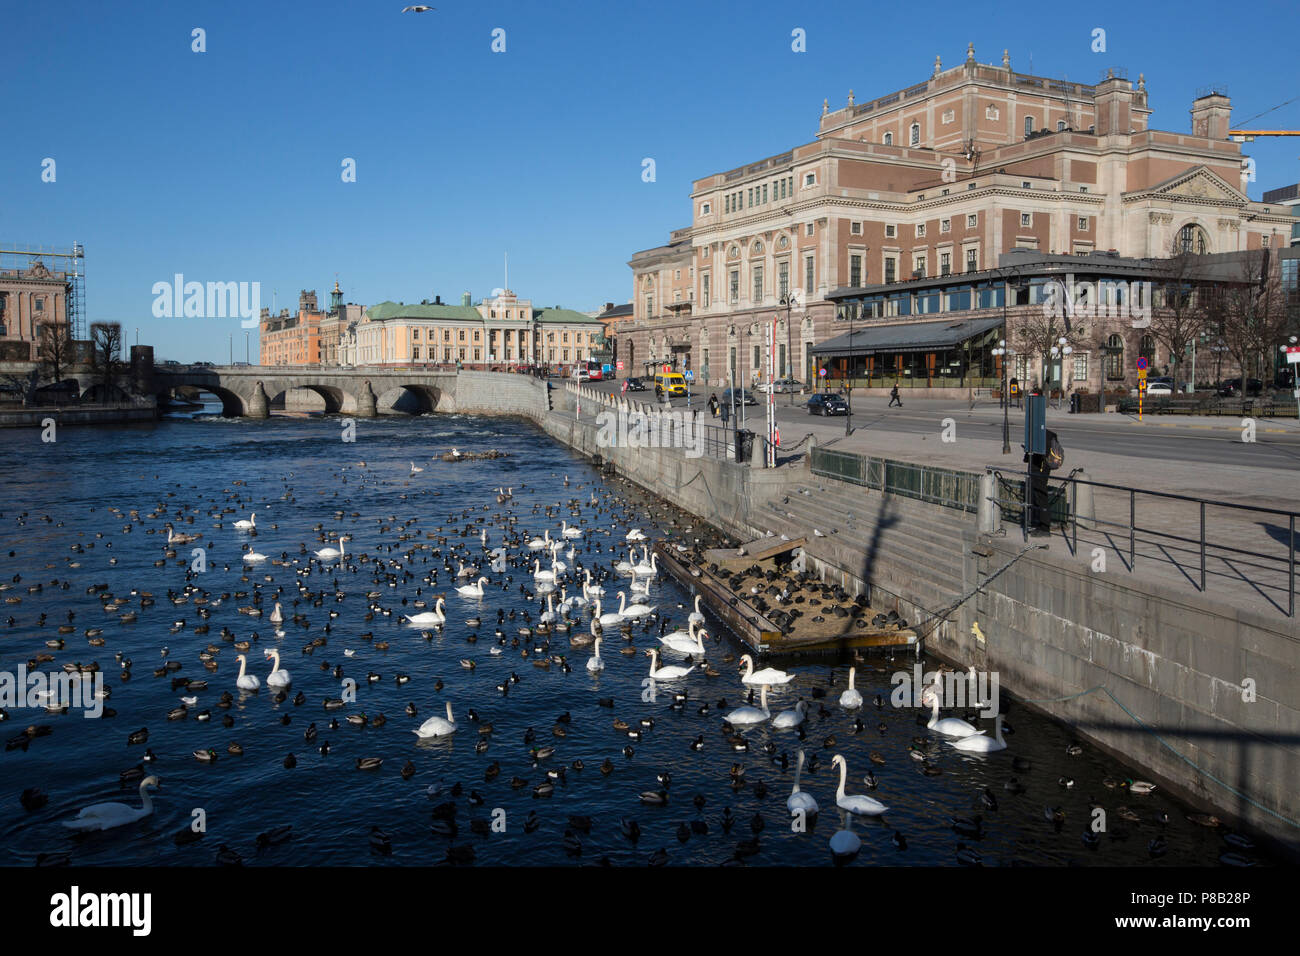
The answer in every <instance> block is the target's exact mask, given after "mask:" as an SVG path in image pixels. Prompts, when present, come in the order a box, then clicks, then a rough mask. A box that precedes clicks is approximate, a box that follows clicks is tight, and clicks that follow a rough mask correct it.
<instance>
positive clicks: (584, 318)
mask: <svg viewBox="0 0 1300 956" xmlns="http://www.w3.org/2000/svg"><path fill="white" fill-rule="evenodd" d="M533 318H535V319H536V320H537V321H538V322H563V323H565V324H566V325H572V324H574V323H578V324H582V325H601V324H602V323H601V322H600V320H598V319H595V318H593V317H591V316H589V315H586V314H585V313H583V312H575V311H574V310H573V309H533Z"/></svg>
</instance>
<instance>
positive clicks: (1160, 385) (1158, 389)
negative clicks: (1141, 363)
mask: <svg viewBox="0 0 1300 956" xmlns="http://www.w3.org/2000/svg"><path fill="white" fill-rule="evenodd" d="M1173 394H1174V386H1173V383H1172V382H1162V381H1159V380H1157V381H1153V382H1147V397H1148V398H1152V397H1161V398H1168V397H1169V396H1172V395H1173Z"/></svg>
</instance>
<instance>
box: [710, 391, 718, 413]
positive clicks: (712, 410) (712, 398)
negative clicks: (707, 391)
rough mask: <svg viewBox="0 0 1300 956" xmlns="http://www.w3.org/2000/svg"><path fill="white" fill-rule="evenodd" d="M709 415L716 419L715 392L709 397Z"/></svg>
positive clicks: (716, 401) (716, 398) (716, 400)
mask: <svg viewBox="0 0 1300 956" xmlns="http://www.w3.org/2000/svg"><path fill="white" fill-rule="evenodd" d="M709 414H711V415H712V416H713V417H714V418H717V417H718V396H717V393H716V392H715V393H714V394H712V395H710V396H709Z"/></svg>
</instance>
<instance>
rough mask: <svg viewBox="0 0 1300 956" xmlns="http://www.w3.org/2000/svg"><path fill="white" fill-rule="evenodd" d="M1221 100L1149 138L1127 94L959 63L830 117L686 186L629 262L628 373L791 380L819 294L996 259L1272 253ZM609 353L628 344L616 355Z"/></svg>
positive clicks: (813, 336)
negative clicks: (1187, 122)
mask: <svg viewBox="0 0 1300 956" xmlns="http://www.w3.org/2000/svg"><path fill="white" fill-rule="evenodd" d="M1230 112H1231V104H1230V102H1229V100H1228V98H1227V97H1226V96H1222V95H1218V94H1210V95H1207V96H1203V97H1200V98H1198V99H1197V100H1196V101H1195V103H1194V104H1193V106H1192V110H1191V131H1190V133H1174V132H1164V131H1160V130H1156V129H1152V128H1151V127H1150V125H1149V119H1150V113H1151V111H1150V109H1149V108H1148V106H1147V89H1146V82H1145V78H1144V77H1142V76H1139V79H1138V83H1137V85H1136V86H1135V85H1134V84H1133V83H1131V82H1130V81H1129V80H1128V79H1127V78H1125V77H1122V76H1115V75H1108V76H1107V77H1105V78H1103V79H1102V80H1101V82H1099V83H1098V84H1096V85H1087V84H1081V83H1071V82H1065V81H1062V80H1056V79H1051V78H1047V77H1038V76H1031V75H1028V74H1023V73H1018V72H1016V71H1014V70H1012V68H1011V63H1010V58H1009V56H1008V55H1007V54H1006V53H1005V52H1004V54H1003V57H1002V63H1001V65H1000V66H999V65H990V64H983V63H978V62H977V61H976V60H975V56H974V50H973V49H972V48H968V50H967V56H966V60H965V62H963V63H962V64H960V65H958V66H956V67H953V68H950V69H946V70H945V69H944V68H943V66H942V63H941V62H939V60H938V59H937V58H936V62H935V65H934V69H933V71H932V73H931V75H930V77H929V78H928V79H926V80H924V81H923V82H921V83H917V84H915V85H913V86H911V87H908V88H906V89H903V90H899V91H897V92H894V93H891V94H888V95H886V96H882V97H880V98H878V99H875V100H870V101H867V102H864V103H857V102H856V100H855V98H854V96H853V93H852V91H850V93H849V97H848V102H847V105H846V106H844V107H843V108H841V109H838V110H831V109H830V107H829V104H827V103H823V105H822V114H821V118H820V121H819V126H818V130H817V136H816V139H815V140H814V141H813V142H811V143H807V144H805V145H802V146H796V147H794V148H792V149H790V150H789V151H787V152H784V153H781V154H779V155H776V156H770V157H767V158H765V159H761V160H759V161H757V162H754V163H750V164H748V165H744V166H740V167H738V168H736V169H732V170H730V171H728V172H724V173H718V174H715V175H712V176H706V177H704V178H702V179H699V180H696V181H695V183H694V186H693V189H692V193H691V204H692V219H691V225H690V226H689V227H686V228H683V229H679V230H676V231H675V232H673V233H672V234H671V235H670V237H669V241H668V243H667V244H665V245H663V246H657V247H655V248H652V249H647V250H644V251H642V252H638V253H636V254H635V255H634V256H633V257H632V259H631V260H630V262H629V266H630V267H631V269H632V273H633V299H632V302H633V319H632V321H631V322H630V323H629V324H628V326H627V327H625V328H624V329H622V330H621V331H620V348H621V349H625V350H626V353H627V354H628V355H629V356H632V357H634V361H633V362H631V363H629V365H628V368H629V370H630V369H632V368H640V367H642V366H646V367H649V366H654V365H658V364H661V363H667V364H672V365H674V366H676V367H678V368H686V367H689V368H692V369H695V370H696V371H697V374H698V375H699V376H700V377H701V378H706V379H707V380H708V382H709V384H710V385H719V384H724V383H725V382H726V380H727V379H728V378H731V379H732V380H733V381H736V382H744V383H749V382H752V381H754V380H755V379H756V378H757V377H758V376H759V375H761V374H763V373H764V372H765V366H766V359H765V358H764V356H765V354H766V344H767V341H768V337H769V336H770V335H771V334H772V333H771V332H770V331H769V324H770V323H772V322H775V323H776V329H775V340H776V343H777V346H776V349H775V350H774V351H775V352H776V355H775V363H774V364H775V368H774V369H773V371H774V372H775V374H777V375H785V374H793V375H795V376H796V377H798V378H800V379H802V380H805V381H806V380H807V376H808V375H809V374H810V371H811V369H812V355H813V348H814V346H815V345H816V343H818V342H819V341H822V340H824V339H825V338H827V337H828V336H829V335H830V334H831V333H832V326H833V323H834V321H835V315H836V304H835V303H834V302H833V301H831V300H830V299H828V293H829V292H830V291H831V290H834V289H837V288H845V287H851V288H865V287H867V286H871V285H875V284H881V285H887V284H891V283H895V282H901V281H904V280H908V279H911V278H913V277H916V278H922V277H930V276H944V275H951V274H955V273H965V272H971V273H974V272H978V271H980V270H983V269H988V268H990V267H993V266H996V264H997V263H998V260H999V257H1000V256H1001V255H1002V254H1003V253H1006V252H1008V251H1010V250H1013V249H1026V250H1030V251H1034V252H1039V253H1045V254H1049V255H1071V256H1081V257H1083V256H1089V255H1091V254H1094V253H1097V252H1109V251H1112V250H1113V251H1115V252H1116V253H1117V254H1118V255H1120V256H1121V257H1130V258H1148V257H1159V256H1167V255H1169V253H1170V250H1171V249H1173V248H1174V247H1175V245H1176V244H1177V243H1180V242H1192V243H1195V244H1196V245H1197V246H1198V247H1199V248H1202V249H1203V251H1205V252H1208V253H1214V252H1226V251H1240V250H1249V249H1260V248H1263V247H1266V246H1269V245H1270V244H1272V245H1279V244H1281V245H1285V244H1286V242H1287V237H1289V235H1290V231H1291V226H1292V223H1293V220H1292V219H1291V218H1290V216H1289V210H1287V209H1284V208H1282V207H1278V206H1272V205H1269V204H1267V203H1255V202H1251V201H1250V200H1249V199H1247V197H1246V195H1245V191H1244V188H1243V185H1244V184H1243V179H1244V172H1243V164H1242V154H1241V151H1240V146H1239V145H1238V144H1236V143H1233V142H1230V141H1228V140H1227V138H1226V137H1227V130H1228V126H1229V122H1228V121H1229V116H1230ZM623 343H626V345H624V344H623Z"/></svg>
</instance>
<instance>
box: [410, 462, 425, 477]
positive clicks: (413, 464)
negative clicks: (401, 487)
mask: <svg viewBox="0 0 1300 956" xmlns="http://www.w3.org/2000/svg"><path fill="white" fill-rule="evenodd" d="M422 471H424V469H423V468H417V467H416V465H415V462H411V474H413V475H418V474H419V473H420V472H422Z"/></svg>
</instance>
